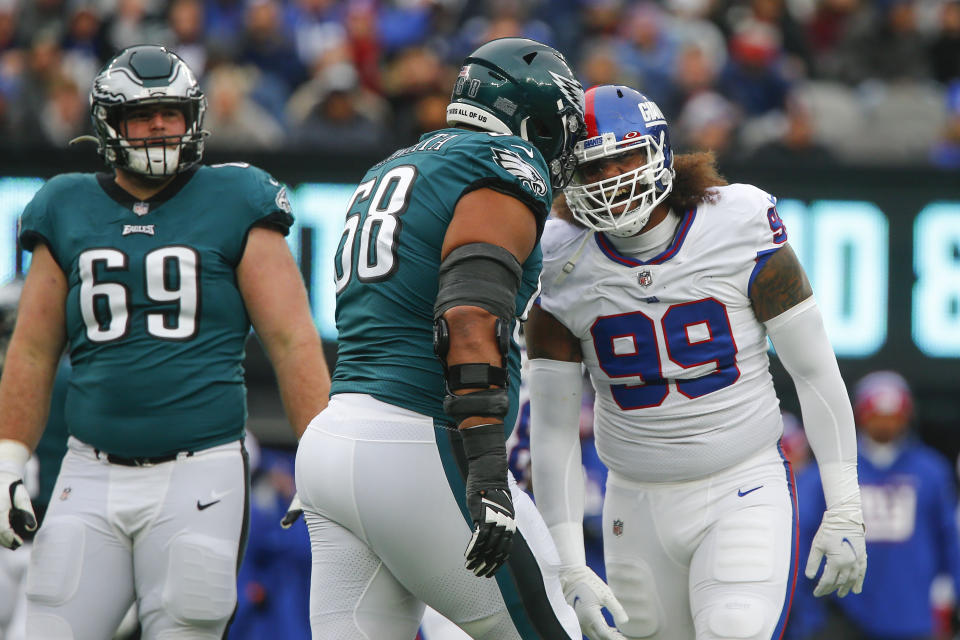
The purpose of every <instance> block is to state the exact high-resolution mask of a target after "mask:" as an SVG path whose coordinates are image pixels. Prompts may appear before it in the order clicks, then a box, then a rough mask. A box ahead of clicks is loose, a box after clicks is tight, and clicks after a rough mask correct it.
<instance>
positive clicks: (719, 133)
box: [0, 0, 960, 168]
mask: <svg viewBox="0 0 960 640" xmlns="http://www.w3.org/2000/svg"><path fill="white" fill-rule="evenodd" d="M512 35H523V36H527V37H531V38H534V39H537V40H541V41H544V42H547V43H549V44H552V45H554V46H556V47H557V48H559V49H560V50H561V51H563V52H564V53H565V54H566V55H567V56H568V58H569V59H570V60H571V62H572V63H573V65H574V67H575V69H576V70H577V72H578V73H579V75H580V77H581V80H582V81H583V83H584V85H585V86H591V85H594V84H602V83H611V82H613V83H623V84H627V85H630V86H636V87H638V88H640V89H642V90H643V91H644V92H645V93H647V94H648V95H649V96H650V97H651V98H652V99H654V100H655V101H657V103H658V104H659V105H660V106H661V107H662V109H663V111H664V112H665V114H666V115H667V117H668V118H670V120H671V122H672V123H673V125H674V128H673V132H674V145H675V146H676V147H678V148H679V149H680V150H694V149H713V150H714V151H716V152H717V154H718V155H719V156H720V157H721V160H723V159H725V158H731V159H745V158H748V159H755V160H756V161H759V162H764V163H779V162H790V163H797V162H804V161H807V162H810V163H817V164H824V163H831V162H845V163H858V164H864V163H866V164H877V163H887V164H897V163H900V164H903V163H925V164H928V165H933V166H939V167H942V168H960V0H659V1H656V2H655V1H652V0H646V1H634V0H380V1H377V0H0V147H3V146H7V147H11V146H12V147H15V148H25V147H42V146H46V147H63V146H65V145H66V144H67V143H68V141H69V140H70V139H72V138H74V137H75V136H77V135H80V134H83V133H87V132H88V131H89V129H90V123H89V114H88V106H87V95H88V92H89V88H90V82H91V80H92V78H93V76H94V75H95V73H96V71H97V70H98V69H99V68H100V66H101V65H102V64H103V62H104V61H105V60H107V59H108V58H109V57H110V56H111V55H112V54H113V53H115V52H116V51H117V50H119V49H121V48H123V47H125V46H128V45H132V44H138V43H144V42H151V43H162V44H165V45H167V46H169V47H171V48H172V49H173V50H175V51H176V52H177V53H178V54H180V55H181V56H182V57H183V58H184V59H185V60H186V61H187V63H188V64H189V65H190V66H191V67H192V68H193V69H194V70H195V71H197V73H198V74H199V75H200V76H201V78H200V80H201V83H202V85H203V87H204V89H205V91H206V93H207V96H208V98H209V109H208V112H207V123H206V125H207V126H206V128H207V129H209V130H211V131H212V135H211V137H210V138H209V141H208V144H209V148H211V149H235V150H245V149H256V150H271V149H281V148H282V149H289V148H300V149H304V150H311V151H317V152H325V151H344V150H355V151H356V152H358V153H371V154H373V153H379V152H387V151H390V150H392V149H393V148H395V147H396V146H398V145H403V144H408V143H411V142H412V141H414V140H416V138H417V137H418V136H419V134H420V133H421V132H424V131H429V130H432V129H436V128H441V127H443V126H445V107H446V105H447V102H448V97H449V87H450V86H452V84H453V78H455V76H456V73H457V70H458V65H459V63H460V61H461V60H462V59H463V57H464V56H465V55H466V54H467V53H468V52H469V51H471V50H472V49H473V48H475V47H476V46H477V45H478V44H479V43H481V42H484V41H486V40H489V39H492V38H496V37H501V36H512Z"/></svg>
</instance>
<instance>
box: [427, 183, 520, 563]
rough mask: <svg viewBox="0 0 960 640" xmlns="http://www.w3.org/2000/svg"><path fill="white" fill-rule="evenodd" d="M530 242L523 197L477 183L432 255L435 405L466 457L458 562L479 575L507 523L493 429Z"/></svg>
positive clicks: (501, 549)
mask: <svg viewBox="0 0 960 640" xmlns="http://www.w3.org/2000/svg"><path fill="white" fill-rule="evenodd" d="M536 241H537V225H536V219H535V217H534V214H533V212H532V211H531V210H530V209H528V208H527V206H526V205H525V204H523V203H522V202H520V201H519V200H517V199H516V198H514V197H512V196H508V195H505V194H503V193H500V192H498V191H494V190H492V189H478V190H476V191H472V192H470V193H468V194H466V195H465V196H463V197H462V198H460V200H459V202H458V203H457V206H456V209H455V210H454V213H453V219H452V220H451V221H450V224H449V225H448V226H447V231H446V235H445V236H444V241H443V247H442V250H441V255H440V258H441V262H440V272H439V276H438V287H437V299H436V302H435V304H434V349H435V351H436V353H437V356H438V357H439V358H440V360H441V362H442V363H443V373H444V379H445V383H446V388H447V393H446V396H445V398H444V404H443V408H444V412H445V413H446V414H447V415H448V416H450V417H451V418H452V419H453V420H454V421H455V422H456V424H457V427H458V428H459V433H460V434H461V438H462V443H463V451H464V454H465V456H466V459H467V483H466V484H467V486H466V499H467V507H468V510H469V512H470V517H471V519H472V520H473V524H474V529H473V535H472V537H471V538H470V541H469V543H468V544H467V549H466V551H465V552H464V555H465V556H466V562H465V566H466V568H467V569H468V570H469V571H471V572H473V573H474V574H475V575H477V576H478V577H483V578H489V577H492V576H493V575H494V574H495V573H496V572H497V570H498V569H499V568H500V567H501V566H502V565H503V563H504V562H505V561H506V559H507V556H508V554H509V552H510V546H511V543H512V539H513V532H514V531H515V530H516V522H515V520H514V507H513V499H512V496H511V493H510V487H509V484H508V482H507V450H506V444H505V432H504V427H503V420H504V418H505V417H506V415H507V413H508V412H509V409H510V406H509V404H510V402H509V395H508V392H507V389H506V387H507V384H508V380H507V368H506V358H507V355H508V352H509V349H510V332H511V331H512V328H513V324H514V320H515V317H516V297H517V291H518V289H519V287H520V282H521V280H522V275H523V268H522V266H521V263H522V262H523V261H524V260H526V259H527V257H528V256H529V255H530V252H531V251H532V250H533V247H534V246H535V245H536ZM518 383H519V381H516V380H515V381H514V384H518Z"/></svg>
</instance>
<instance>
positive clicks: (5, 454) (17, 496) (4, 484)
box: [0, 440, 37, 549]
mask: <svg viewBox="0 0 960 640" xmlns="http://www.w3.org/2000/svg"><path fill="white" fill-rule="evenodd" d="M29 459H30V450H29V449H27V447H26V446H25V445H24V444H23V443H21V442H17V441H16V440H0V545H2V546H4V547H7V548H8V549H16V548H17V547H19V546H20V545H21V544H23V538H24V536H26V535H27V534H28V533H32V532H34V531H36V530H37V517H36V516H35V515H34V513H33V505H32V504H31V503H30V494H28V493H27V488H26V487H24V486H23V469H24V467H25V466H26V464H27V460H29Z"/></svg>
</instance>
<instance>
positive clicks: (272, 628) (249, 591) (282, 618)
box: [230, 447, 311, 640]
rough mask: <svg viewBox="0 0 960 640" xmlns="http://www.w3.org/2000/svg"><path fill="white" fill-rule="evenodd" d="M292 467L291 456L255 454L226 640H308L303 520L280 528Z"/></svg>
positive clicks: (289, 492) (307, 561)
mask: <svg viewBox="0 0 960 640" xmlns="http://www.w3.org/2000/svg"><path fill="white" fill-rule="evenodd" d="M293 462H294V454H293V453H292V452H287V451H281V450H277V449H270V448H267V447H262V448H261V449H260V464H259V467H258V468H256V469H254V470H253V478H252V481H251V491H250V495H251V499H250V534H249V538H248V539H247V552H246V555H245V556H244V560H243V564H242V565H241V567H240V575H239V577H238V581H237V583H238V584H237V612H236V617H235V618H234V621H233V624H232V625H231V627H230V638H231V640H263V638H274V637H275V638H284V639H285V640H286V639H289V640H300V639H303V640H306V639H308V638H310V603H309V600H310V570H311V564H310V538H309V536H308V535H307V527H306V524H304V522H303V520H302V519H301V520H299V521H298V522H295V523H294V524H293V526H292V527H291V528H290V529H287V530H284V529H282V528H281V527H280V520H281V519H282V518H283V516H284V514H285V513H286V511H287V505H289V504H290V499H291V498H292V497H293V494H294V492H295V491H296V488H295V486H294V479H293Z"/></svg>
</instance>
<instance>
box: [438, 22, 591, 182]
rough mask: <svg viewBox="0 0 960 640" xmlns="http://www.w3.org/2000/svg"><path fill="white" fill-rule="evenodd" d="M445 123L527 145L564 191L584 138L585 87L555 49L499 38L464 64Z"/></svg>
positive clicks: (470, 56) (482, 46)
mask: <svg viewBox="0 0 960 640" xmlns="http://www.w3.org/2000/svg"><path fill="white" fill-rule="evenodd" d="M447 124H449V125H451V126H453V125H457V124H465V125H469V126H472V127H476V128H478V129H482V130H484V131H490V132H493V133H503V134H510V135H515V136H519V137H521V138H523V139H524V140H526V141H528V142H530V143H531V144H532V145H533V146H534V147H536V148H537V149H538V150H539V151H540V153H541V154H542V155H543V159H544V160H546V162H547V166H548V167H549V168H550V182H551V184H552V185H553V188H555V189H562V188H563V187H564V186H565V185H566V184H567V182H569V180H570V177H571V176H572V175H573V171H574V169H575V168H576V157H575V156H574V153H573V147H574V145H575V144H576V142H577V141H578V140H579V139H580V138H582V137H583V134H584V131H585V126H584V121H583V87H582V86H581V85H580V83H579V82H578V81H577V79H576V77H575V76H574V75H573V72H572V71H571V70H570V66H569V65H568V64H567V61H566V59H565V58H564V57H563V55H561V54H560V52H558V51H557V50H556V49H553V48H552V47H548V46H547V45H545V44H541V43H539V42H536V41H535V40H528V39H526V38H500V39H498V40H491V41H490V42H488V43H486V44H484V45H481V46H480V47H479V48H478V49H477V50H476V51H474V52H473V53H471V54H470V55H469V56H467V58H466V59H465V60H464V61H463V67H462V68H461V69H460V76H459V77H458V78H457V82H456V84H455V85H454V88H453V95H452V96H451V101H450V105H449V106H448V107H447Z"/></svg>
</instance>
